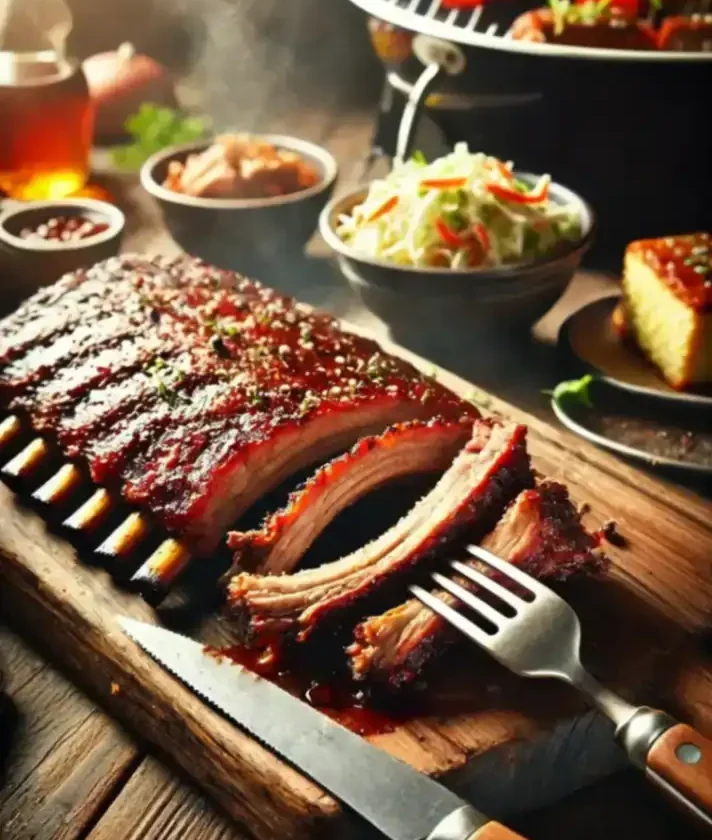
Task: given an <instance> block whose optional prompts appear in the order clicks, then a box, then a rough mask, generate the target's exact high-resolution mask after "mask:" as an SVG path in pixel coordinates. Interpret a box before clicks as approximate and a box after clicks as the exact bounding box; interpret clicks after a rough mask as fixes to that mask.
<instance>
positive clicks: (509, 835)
mask: <svg viewBox="0 0 712 840" xmlns="http://www.w3.org/2000/svg"><path fill="white" fill-rule="evenodd" d="M427 840H525V838H524V837H522V836H521V835H520V834H516V833H515V832H514V831H512V830H511V829H509V828H505V827H504V826H503V825H501V824H500V823H498V822H494V820H487V817H484V816H483V815H482V814H481V813H480V812H479V811H476V810H475V809H474V808H472V807H470V806H469V805H464V806H463V807H462V808H458V809H457V810H455V811H453V812H452V813H451V814H450V815H449V816H447V817H445V819H444V820H442V822H440V823H439V824H438V825H437V826H436V827H435V830H434V831H432V832H431V833H430V834H429V835H428V837H427Z"/></svg>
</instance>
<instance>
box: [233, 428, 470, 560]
mask: <svg viewBox="0 0 712 840" xmlns="http://www.w3.org/2000/svg"><path fill="white" fill-rule="evenodd" d="M485 428H487V427H485ZM471 434H472V419H471V418H463V419H454V420H443V419H441V418H434V419H432V420H427V421H424V420H412V421H410V422H407V423H399V424H397V425H395V426H390V427H389V428H388V429H386V431H385V432H383V434H381V435H374V436H372V437H365V438H361V440H359V441H358V443H356V444H355V445H354V446H353V448H352V449H351V450H350V451H349V452H347V453H345V454H344V455H340V456H338V457H337V458H334V459H333V460H331V461H329V462H328V463H327V464H325V465H324V466H323V467H320V468H319V469H318V470H317V471H316V472H315V473H314V475H312V476H311V478H310V479H309V480H308V481H307V482H306V483H305V484H304V486H303V487H302V488H300V489H299V490H297V491H295V492H294V493H292V495H291V496H290V498H289V500H288V502H287V504H286V505H285V507H284V508H282V509H281V510H279V511H276V512H275V513H273V514H271V515H270V516H269V517H268V518H267V519H266V520H265V522H264V524H263V525H262V527H261V528H260V529H259V530H255V531H233V532H232V533H231V534H229V536H228V545H229V547H230V548H231V549H233V550H234V552H235V554H234V561H235V562H234V566H235V568H236V569H241V570H249V571H259V572H260V573H262V574H283V573H285V572H291V571H293V570H294V568H295V567H296V565H297V563H298V562H299V561H300V560H301V559H302V557H303V556H304V554H305V552H306V551H307V550H308V549H309V547H310V546H311V545H312V543H313V542H314V540H315V539H316V538H317V537H318V536H319V534H320V533H321V532H322V531H323V530H324V529H325V528H326V526H327V525H328V524H329V523H330V522H332V521H333V520H334V519H335V518H336V516H338V514H339V513H341V511H343V510H344V509H345V508H347V507H348V506H349V505H351V504H353V503H354V502H356V501H357V500H358V499H361V498H363V497H364V496H365V495H366V494H368V493H370V492H371V491H372V490H375V489H376V488H378V487H381V486H383V485H384V484H387V483H388V482H390V481H393V480H395V479H398V478H401V477H403V476H409V475H417V474H422V473H428V472H438V471H444V470H445V469H446V468H447V467H448V466H449V465H450V464H451V463H452V460H453V458H454V457H455V455H456V454H457V453H458V452H459V451H460V449H462V447H463V446H464V445H465V443H467V439H468V438H469V437H470V436H471Z"/></svg>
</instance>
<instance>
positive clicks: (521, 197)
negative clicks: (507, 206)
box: [486, 181, 549, 204]
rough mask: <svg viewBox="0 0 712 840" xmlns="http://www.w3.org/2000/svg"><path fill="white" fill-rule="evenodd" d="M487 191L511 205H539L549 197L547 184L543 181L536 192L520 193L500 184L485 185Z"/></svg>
mask: <svg viewBox="0 0 712 840" xmlns="http://www.w3.org/2000/svg"><path fill="white" fill-rule="evenodd" d="M486 186H487V191H488V192H489V193H490V194H491V195H493V196H494V197H495V198H498V199H500V201H509V202H511V203H512V204H541V203H542V202H543V201H546V200H547V198H548V197H549V183H548V181H545V182H544V183H543V185H542V186H541V187H540V189H539V190H538V191H537V192H528V193H521V192H518V191H517V190H513V189H511V188H510V187H503V186H502V185H501V184H487V185H486Z"/></svg>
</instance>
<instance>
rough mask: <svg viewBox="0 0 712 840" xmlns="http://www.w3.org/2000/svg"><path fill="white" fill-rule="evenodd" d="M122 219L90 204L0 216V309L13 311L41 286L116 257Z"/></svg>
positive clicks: (35, 205) (14, 210)
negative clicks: (0, 280) (68, 273)
mask: <svg viewBox="0 0 712 840" xmlns="http://www.w3.org/2000/svg"><path fill="white" fill-rule="evenodd" d="M123 230H124V214H123V213H122V212H121V211H120V210H119V209H118V208H117V207H114V206H113V204H108V203H107V202H104V201H96V200H95V199H88V198H86V199H84V198H76V199H64V200H61V201H37V202H27V203H23V204H13V206H12V207H11V208H10V209H8V210H6V211H5V212H4V213H3V214H2V215H0V270H1V271H2V285H0V305H1V306H2V308H3V309H5V310H6V311H7V310H8V309H10V308H13V307H14V306H17V304H18V303H20V302H21V301H22V300H24V299H25V298H27V297H29V295H31V294H32V293H33V292H34V291H36V289H38V288H39V287H40V286H46V285H49V284H50V283H53V282H54V281H55V280H57V279H58V278H59V277H61V276H62V275H63V274H66V273H67V272H70V271H75V270H76V269H78V268H84V267H88V266H91V265H94V263H97V262H99V261H100V260H104V259H107V258H108V257H112V256H114V255H115V254H117V253H118V252H119V247H120V245H121V236H122V234H123Z"/></svg>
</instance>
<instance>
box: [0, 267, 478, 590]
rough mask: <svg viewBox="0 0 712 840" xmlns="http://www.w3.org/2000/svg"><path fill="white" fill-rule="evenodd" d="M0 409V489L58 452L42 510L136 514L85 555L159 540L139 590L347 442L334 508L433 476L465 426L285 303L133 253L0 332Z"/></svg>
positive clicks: (236, 279)
mask: <svg viewBox="0 0 712 840" xmlns="http://www.w3.org/2000/svg"><path fill="white" fill-rule="evenodd" d="M0 406H2V408H3V409H4V411H5V419H4V421H3V422H2V425H1V426H0V446H3V445H7V444H8V443H9V442H10V441H12V440H14V439H17V438H18V437H19V435H21V434H22V433H23V432H26V431H27V429H28V428H31V430H32V431H33V432H34V433H35V436H34V437H33V438H32V439H31V440H30V442H29V443H28V444H27V445H26V446H25V447H24V448H23V449H22V450H21V451H20V452H19V453H18V454H17V455H16V456H15V457H14V458H12V460H11V461H10V462H9V463H7V464H6V465H5V468H4V472H5V474H6V476H12V477H15V478H17V479H22V478H29V477H30V476H32V475H35V474H37V472H38V470H39V468H40V467H41V465H43V464H44V463H46V461H47V459H48V457H49V455H50V453H52V452H55V451H57V450H58V451H59V453H60V454H61V456H62V458H63V459H64V462H63V463H62V465H61V467H60V468H59V470H58V471H57V472H56V473H55V474H54V475H52V476H50V477H49V478H48V479H47V481H46V482H44V483H43V484H42V486H41V487H40V488H39V489H38V490H37V491H36V493H35V496H36V497H37V498H38V499H39V500H40V501H43V502H45V503H48V504H53V503H56V502H58V501H60V500H62V499H64V498H67V497H68V496H69V494H70V493H71V492H72V490H73V489H75V488H76V487H77V486H78V485H79V484H81V483H82V482H85V481H86V479H87V477H88V478H89V479H90V480H91V482H92V483H93V485H95V487H96V491H95V492H94V493H93V494H92V495H91V496H90V497H89V498H88V499H87V500H86V501H85V502H84V503H83V504H82V505H81V506H80V507H79V508H78V509H77V510H75V511H74V512H73V513H72V514H71V516H69V517H68V519H67V521H66V523H65V524H66V525H67V526H68V527H70V528H74V529H78V530H82V531H90V530H92V529H95V528H96V527H97V525H98V524H99V523H100V522H103V521H105V520H106V518H107V516H108V515H109V513H110V512H111V511H112V509H113V508H114V506H115V503H116V500H117V499H122V500H123V501H125V502H128V503H129V504H130V505H132V506H134V510H133V512H132V513H131V514H130V515H129V516H128V517H127V518H126V519H125V521H123V522H122V523H121V524H120V525H119V527H118V528H117V529H116V530H115V531H114V532H113V533H112V534H110V536H109V537H108V538H107V539H106V540H105V541H104V543H103V544H102V545H101V546H100V547H99V550H100V551H101V552H103V553H105V554H111V555H114V556H118V557H121V556H124V555H127V554H129V553H130V552H132V551H133V550H134V549H136V548H137V546H139V545H141V544H142V543H144V541H145V540H146V538H147V536H148V535H149V534H150V533H151V532H152V530H153V529H154V528H155V526H156V525H158V526H160V527H161V528H162V529H164V530H165V532H166V533H167V534H168V535H169V536H168V538H167V539H166V540H165V541H164V542H163V543H161V544H160V546H159V547H158V549H157V550H156V551H155V552H154V553H153V554H152V555H151V556H150V557H149V558H148V560H147V561H146V562H145V563H144V565H143V566H142V567H141V568H140V569H139V570H138V572H137V573H136V574H135V576H134V582H135V583H136V584H137V585H138V586H139V588H142V587H143V588H145V589H148V590H150V589H155V588H156V587H159V588H163V589H164V588H165V587H166V586H168V585H169V584H170V583H171V582H172V581H173V580H174V579H175V578H176V576H177V575H178V574H179V572H180V571H181V570H182V569H183V568H184V566H185V565H186V564H187V563H188V561H189V560H190V558H192V557H198V556H201V555H206V554H209V553H211V552H212V551H213V550H214V549H215V548H216V546H218V544H219V543H221V541H223V540H224V537H225V533H226V531H227V529H228V528H229V526H230V525H231V524H233V523H234V522H235V520H236V519H237V518H238V517H239V516H240V515H241V514H242V513H243V512H244V511H246V510H247V509H248V508H249V507H250V506H251V505H252V504H253V503H254V502H255V501H256V500H257V499H259V498H260V497H261V496H263V495H264V494H266V493H267V492H268V491H270V490H271V489H272V488H274V487H276V486H277V485H279V484H280V483H281V482H282V481H283V480H285V479H286V478H287V477H288V476H289V475H291V474H294V473H295V472H298V471H299V470H301V469H303V468H305V467H307V466H309V465H310V464H313V463H316V462H320V461H323V460H324V459H326V458H328V457H330V456H332V455H334V454H335V453H339V452H343V451H344V450H347V449H348V448H349V447H351V446H353V445H354V444H356V443H357V442H358V441H361V443H360V444H359V447H360V448H357V450H355V451H354V452H353V453H352V454H351V457H352V459H358V460H359V464H360V471H359V474H358V477H357V480H356V479H355V478H354V473H352V472H351V473H349V475H348V478H347V486H344V488H343V489H342V490H341V491H340V492H341V495H340V496H339V494H336V495H334V493H331V496H330V501H329V504H331V505H336V506H337V507H338V505H339V504H341V505H342V506H343V505H345V504H346V503H348V502H349V501H350V500H352V499H353V498H355V497H356V496H358V495H363V494H365V493H366V492H368V490H370V489H372V488H374V487H376V486H378V485H380V484H383V483H385V482H386V481H388V480H390V479H391V478H393V477H395V476H403V475H407V474H412V473H423V472H429V471H438V470H443V469H444V468H445V467H446V466H447V464H448V463H449V462H450V461H451V460H452V458H453V457H454V455H455V454H456V452H457V451H458V449H459V448H460V447H461V446H463V445H464V443H465V442H466V440H467V439H468V438H469V436H470V430H471V427H472V422H473V420H475V419H476V418H477V417H478V412H477V410H476V409H475V408H474V406H472V405H471V404H469V403H467V402H465V401H463V400H461V399H459V398H458V397H457V396H455V395H454V394H453V393H451V392H450V391H448V390H447V389H445V388H444V387H442V386H441V385H439V384H438V383H437V382H436V381H434V380H433V379H432V378H429V377H426V376H424V375H422V374H421V373H419V372H418V371H417V370H416V369H415V368H414V367H413V366H412V365H410V364H408V363H406V362H404V361H402V360H400V359H396V358H394V357H392V356H389V355H387V354H386V353H384V352H382V351H381V349H380V348H379V346H378V345H377V344H376V343H375V342H373V341H371V340H368V339H365V338H362V337H359V336H356V335H353V334H350V333H347V332H344V331H343V330H341V329H340V328H339V326H338V325H337V323H336V321H335V320H334V319H333V318H331V317H329V316H327V315H323V314H315V313H313V312H312V311H311V310H310V309H309V308H308V307H304V306H302V305H300V304H298V303H296V302H295V301H294V300H292V299H291V298H288V297H285V296H282V295H280V294H278V293H276V292H274V291H272V290H270V289H267V288H264V287H262V286H261V285H260V284H259V283H256V282H253V281H250V280H247V279H245V278H243V277H241V276H239V275H236V274H234V273H231V272H227V271H222V270H219V269H217V268H213V267H211V266H208V265H206V264H204V263H202V262H200V261H197V260H193V259H191V258H188V257H180V258H176V259H166V258H147V257H141V256H133V255H125V256H121V257H117V258H113V259H111V260H108V261H106V262H103V263H100V264H98V265H96V266H94V267H93V268H91V269H89V270H86V271H79V272H77V273H75V274H71V275H68V276H66V277H64V278H62V279H61V280H60V281H59V282H58V283H56V284H55V285H54V286H51V287H49V288H46V289H43V290H40V291H39V292H38V293H37V294H35V295H34V297H32V298H31V299H30V300H28V301H27V302H26V303H25V304H24V305H23V306H22V307H21V308H20V309H19V310H18V311H17V312H16V313H14V314H13V315H11V316H9V317H8V318H6V319H5V320H3V321H2V322H0ZM399 424H400V425H399ZM386 427H392V428H391V430H390V432H389V435H387V436H385V437H384V438H382V439H379V441H377V442H374V441H373V440H370V439H369V438H368V436H370V435H373V434H378V433H381V432H383V430H384V429H385V428H386ZM364 437H366V440H362V439H363V438H364ZM396 448H397V452H398V453H399V454H398V455H396V454H395V452H396ZM333 471H334V473H335V474H338V472H339V471H338V467H334V468H333ZM346 472H349V471H346ZM322 478H323V481H324V484H325V486H326V487H327V488H330V487H331V484H332V483H333V484H334V485H335V486H336V485H337V484H338V482H337V481H334V482H331V480H330V478H329V476H328V475H324V476H323V477H322ZM348 482H351V486H348ZM313 486H314V484H313V482H312V487H313ZM329 492H331V491H329ZM339 498H340V499H341V501H339Z"/></svg>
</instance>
